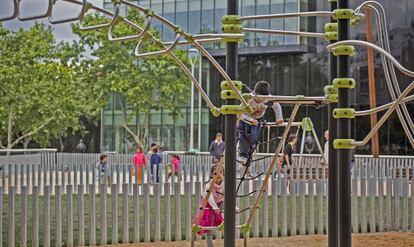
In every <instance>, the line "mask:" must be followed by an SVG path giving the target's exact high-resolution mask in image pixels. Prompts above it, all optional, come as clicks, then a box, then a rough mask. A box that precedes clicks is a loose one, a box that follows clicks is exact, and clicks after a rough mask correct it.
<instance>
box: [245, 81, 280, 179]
mask: <svg viewBox="0 0 414 247" xmlns="http://www.w3.org/2000/svg"><path fill="white" fill-rule="evenodd" d="M253 94H254V95H270V85H269V83H268V82H267V81H258V82H256V84H255V86H254V90H253ZM248 104H249V105H250V106H251V107H252V109H253V112H252V113H251V114H249V113H243V114H241V115H240V116H239V125H238V126H237V133H238V142H237V151H238V156H237V161H238V162H239V163H241V164H242V165H243V166H242V167H241V171H240V172H241V173H242V174H244V173H248V170H247V171H246V169H247V168H248V166H249V164H248V161H249V160H251V158H252V155H253V151H254V150H255V148H256V145H257V142H258V141H259V138H260V133H261V128H262V127H261V122H262V121H263V116H264V114H265V113H266V110H267V108H268V107H269V106H270V107H272V109H273V110H274V112H275V115H276V124H278V125H279V124H282V123H283V115H282V107H281V106H280V104H279V103H275V102H269V101H268V100H261V99H254V98H252V99H250V100H249V101H248ZM246 175H248V176H251V174H250V173H248V174H246Z"/></svg>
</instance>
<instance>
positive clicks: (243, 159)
mask: <svg viewBox="0 0 414 247" xmlns="http://www.w3.org/2000/svg"><path fill="white" fill-rule="evenodd" d="M236 160H237V161H238V162H239V163H241V164H243V165H245V164H246V163H247V158H246V157H243V156H240V155H237V157H236Z"/></svg>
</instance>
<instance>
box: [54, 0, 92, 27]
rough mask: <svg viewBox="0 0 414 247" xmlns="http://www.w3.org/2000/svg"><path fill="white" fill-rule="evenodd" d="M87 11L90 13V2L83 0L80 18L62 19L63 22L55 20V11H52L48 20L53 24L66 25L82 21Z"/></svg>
mask: <svg viewBox="0 0 414 247" xmlns="http://www.w3.org/2000/svg"><path fill="white" fill-rule="evenodd" d="M87 11H88V0H82V9H81V11H80V13H79V15H78V16H76V17H71V18H67V19H61V20H53V11H52V13H51V14H50V16H49V17H48V19H49V22H50V23H51V24H61V23H66V22H71V21H77V20H80V19H82V18H83V16H84V15H85V13H86V12H87Z"/></svg>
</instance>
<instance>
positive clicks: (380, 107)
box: [355, 95, 414, 117]
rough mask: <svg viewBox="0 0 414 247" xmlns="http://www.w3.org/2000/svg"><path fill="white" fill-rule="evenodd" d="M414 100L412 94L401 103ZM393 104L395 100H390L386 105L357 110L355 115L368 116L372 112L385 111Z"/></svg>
mask: <svg viewBox="0 0 414 247" xmlns="http://www.w3.org/2000/svg"><path fill="white" fill-rule="evenodd" d="M413 100H414V95H411V96H408V97H405V98H404V99H403V100H402V102H401V104H402V103H407V102H410V101H413ZM392 104H394V102H390V103H388V104H385V105H382V106H379V107H376V108H372V109H369V110H365V111H356V112H355V116H357V117H359V116H367V115H371V114H372V113H378V112H382V111H385V110H387V109H388V108H390V107H391V106H392Z"/></svg>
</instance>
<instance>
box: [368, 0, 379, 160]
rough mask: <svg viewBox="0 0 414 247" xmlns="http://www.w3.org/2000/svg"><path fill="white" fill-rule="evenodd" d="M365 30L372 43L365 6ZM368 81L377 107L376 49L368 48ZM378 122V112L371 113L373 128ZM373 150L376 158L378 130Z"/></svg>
mask: <svg viewBox="0 0 414 247" xmlns="http://www.w3.org/2000/svg"><path fill="white" fill-rule="evenodd" d="M365 20H366V25H365V31H366V33H367V42H370V43H372V23H371V10H370V9H368V8H365ZM368 82H369V105H370V108H371V109H372V108H375V107H377V95H376V90H375V67H374V51H373V50H372V49H371V48H368ZM376 124H377V114H376V113H372V114H371V128H372V127H373V126H374V125H376ZM371 150H372V155H373V156H374V158H378V156H379V137H378V132H377V133H375V134H374V136H373V137H372V139H371Z"/></svg>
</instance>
